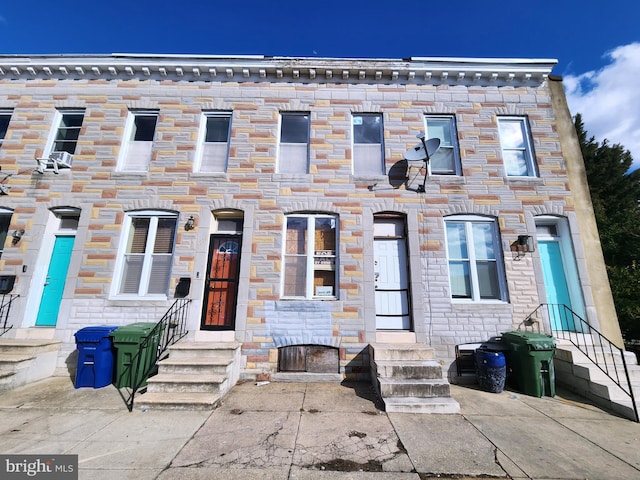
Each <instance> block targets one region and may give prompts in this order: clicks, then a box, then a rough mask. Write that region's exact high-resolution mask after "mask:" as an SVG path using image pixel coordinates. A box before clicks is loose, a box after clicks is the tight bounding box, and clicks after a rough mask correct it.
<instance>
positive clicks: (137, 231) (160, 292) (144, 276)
mask: <svg viewBox="0 0 640 480" xmlns="http://www.w3.org/2000/svg"><path fill="white" fill-rule="evenodd" d="M177 221H178V216H177V215H176V214H175V213H173V212H163V211H139V212H132V213H128V214H127V215H126V217H125V222H124V226H123V240H122V242H121V245H120V250H119V253H118V261H117V267H116V274H115V275H114V278H115V279H117V281H116V282H115V283H116V286H115V293H116V295H119V296H124V297H126V296H128V297H132V298H133V297H136V298H137V297H149V298H153V297H162V298H164V297H165V296H166V295H167V291H168V289H169V279H170V275H171V264H172V261H173V250H174V246H175V236H176V225H177Z"/></svg>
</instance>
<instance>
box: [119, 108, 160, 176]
mask: <svg viewBox="0 0 640 480" xmlns="http://www.w3.org/2000/svg"><path fill="white" fill-rule="evenodd" d="M139 116H141V117H150V116H155V117H156V123H155V126H154V131H153V132H154V133H153V139H152V140H150V141H149V140H145V141H140V140H134V139H133V138H134V136H135V133H136V128H135V121H136V117H139ZM159 116H160V112H158V110H129V115H128V116H127V121H126V124H125V127H124V134H123V136H122V144H121V145H120V155H119V157H118V165H117V167H116V171H118V172H133V173H136V172H144V173H146V172H148V171H149V164H150V163H151V156H152V155H153V143H154V140H155V137H156V133H157V130H158V117H159ZM134 143H136V144H137V143H144V144H146V145H145V146H143V147H142V149H144V150H147V149H148V150H149V152H148V156H149V158H148V160H147V162H146V165H145V166H144V168H142V167H140V168H136V167H135V166H134V168H131V166H130V164H129V154H130V152H131V147H132V144H134ZM145 155H146V154H145Z"/></svg>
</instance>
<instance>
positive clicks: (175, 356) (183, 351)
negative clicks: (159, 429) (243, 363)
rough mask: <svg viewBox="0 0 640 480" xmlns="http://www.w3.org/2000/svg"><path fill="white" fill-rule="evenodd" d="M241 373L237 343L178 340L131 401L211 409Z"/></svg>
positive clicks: (150, 405) (153, 406) (143, 405)
mask: <svg viewBox="0 0 640 480" xmlns="http://www.w3.org/2000/svg"><path fill="white" fill-rule="evenodd" d="M239 376H240V344H239V343H226V342H179V343H176V344H175V345H172V346H170V347H169V356H168V357H167V358H165V359H164V360H161V361H160V362H158V374H157V375H155V376H153V377H151V378H149V380H148V381H147V391H146V392H145V393H143V394H142V395H138V396H137V397H136V398H135V400H134V405H135V407H136V408H140V409H156V410H160V409H171V410H197V409H199V410H210V409H212V408H215V407H216V406H217V405H218V403H219V402H220V399H221V398H222V397H223V396H224V395H225V394H226V393H227V392H228V391H229V390H230V389H231V388H232V387H233V386H234V385H235V384H236V382H237V381H238V378H239Z"/></svg>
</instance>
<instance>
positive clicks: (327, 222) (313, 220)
mask: <svg viewBox="0 0 640 480" xmlns="http://www.w3.org/2000/svg"><path fill="white" fill-rule="evenodd" d="M284 248H285V251H284V279H283V297H287V298H307V299H322V298H337V296H338V292H337V291H336V287H337V285H338V281H337V274H338V270H337V268H336V263H337V258H338V257H337V252H338V218H337V217H336V216H334V215H323V214H294V215H288V216H287V221H286V224H285V246H284Z"/></svg>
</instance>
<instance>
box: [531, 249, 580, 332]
mask: <svg viewBox="0 0 640 480" xmlns="http://www.w3.org/2000/svg"><path fill="white" fill-rule="evenodd" d="M538 250H539V252H540V261H541V262H542V275H543V277H544V288H545V290H546V291H547V303H548V304H550V305H566V306H567V307H569V308H572V305H571V296H570V294H569V287H568V284H567V276H566V274H565V271H564V262H563V261H562V251H561V250H560V243H559V242H554V241H538ZM549 315H550V316H551V318H550V320H551V328H552V329H553V330H564V331H574V330H575V327H574V322H573V320H572V316H571V315H570V314H569V312H567V311H566V310H565V309H564V308H557V307H550V308H549Z"/></svg>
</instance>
